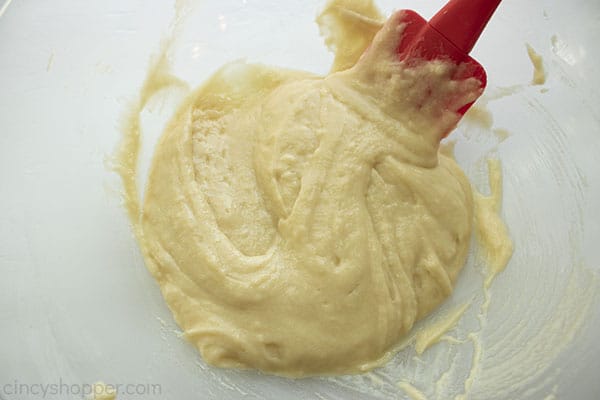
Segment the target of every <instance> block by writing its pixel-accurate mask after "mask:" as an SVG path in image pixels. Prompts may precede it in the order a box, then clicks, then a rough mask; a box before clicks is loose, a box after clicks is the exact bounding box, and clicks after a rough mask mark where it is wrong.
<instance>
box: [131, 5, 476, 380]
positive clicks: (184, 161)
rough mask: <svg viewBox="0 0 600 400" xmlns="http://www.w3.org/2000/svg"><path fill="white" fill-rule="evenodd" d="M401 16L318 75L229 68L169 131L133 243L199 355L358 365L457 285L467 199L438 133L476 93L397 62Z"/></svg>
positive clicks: (252, 363)
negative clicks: (339, 65) (341, 65)
mask: <svg viewBox="0 0 600 400" xmlns="http://www.w3.org/2000/svg"><path fill="white" fill-rule="evenodd" d="M402 17H403V14H402V13H401V12H400V13H396V14H394V15H393V16H392V17H391V18H390V19H389V20H388V21H387V22H386V23H385V25H384V26H383V27H382V28H381V29H380V30H379V31H378V33H377V34H376V36H375V37H374V39H373V41H372V43H371V45H370V47H369V49H368V50H367V51H366V52H365V53H364V55H363V56H362V57H361V58H360V60H359V61H358V62H356V63H355V64H354V65H353V66H352V67H350V68H349V69H345V70H342V71H338V72H333V73H331V74H330V75H328V76H326V77H324V78H323V77H318V76H314V75H311V74H308V73H304V72H298V71H290V70H281V69H275V68H269V67H265V66H261V65H248V64H243V63H235V64H230V65H227V66H225V67H223V68H222V69H221V70H220V71H218V72H217V73H216V74H215V75H214V76H213V77H211V78H210V79H209V80H208V81H207V82H206V83H205V84H204V85H203V86H202V87H201V88H200V89H198V90H197V91H196V92H195V93H193V94H192V95H191V96H190V97H189V99H188V100H187V102H186V103H185V104H184V105H183V106H182V107H181V109H180V110H179V111H178V113H177V115H176V116H175V117H174V118H173V120H172V121H171V122H170V124H169V126H168V127H167V129H166V131H165V133H164V135H163V137H162V138H161V140H160V143H159V145H158V147H157V149H156V152H155V155H154V160H153V163H152V167H151V171H150V175H149V178H148V184H147V190H146V193H145V196H144V203H143V207H142V210H141V217H140V219H139V221H138V222H137V224H138V226H137V231H138V239H139V241H140V244H141V247H142V250H143V252H144V256H145V259H146V263H147V265H148V268H149V269H150V271H151V272H152V274H153V275H154V277H155V278H156V280H157V281H158V283H159V285H160V287H161V290H162V293H163V296H164V297H165V299H166V301H167V303H168V305H169V307H170V309H171V310H172V312H173V315H174V317H175V319H176V321H177V322H178V324H179V325H180V326H181V328H182V329H183V331H184V333H185V336H186V338H187V339H188V340H189V341H191V342H192V343H194V344H195V345H196V346H197V347H198V349H199V350H200V352H201V354H202V356H203V358H204V359H205V360H206V361H207V362H208V363H210V364H213V365H216V366H221V367H237V368H256V369H260V370H263V371H266V372H270V373H275V374H280V375H288V376H305V375H313V374H338V373H353V372H360V371H364V370H368V369H370V368H373V367H375V366H376V365H378V364H379V363H380V362H381V360H383V359H385V356H386V355H387V354H388V353H389V352H390V351H392V350H393V348H394V346H395V345H396V344H397V343H398V342H399V341H400V339H401V338H402V337H403V336H404V335H405V334H406V333H407V332H408V331H409V330H410V329H411V327H412V326H413V324H414V323H415V321H417V320H419V319H420V318H422V317H424V316H425V315H427V314H428V313H430V312H431V311H432V310H433V309H435V308H436V306H438V305H439V304H440V303H441V302H442V301H443V300H444V299H445V298H447V297H448V296H449V295H450V294H451V292H452V289H453V286H454V283H455V281H456V279H457V276H458V274H459V272H460V270H461V268H462V267H463V265H464V262H465V258H466V256H467V252H468V249H469V242H470V238H471V231H472V225H473V213H474V206H473V195H472V191H471V187H470V184H469V182H468V180H467V179H466V177H465V175H464V174H463V172H462V171H461V170H460V168H459V167H458V165H457V164H456V163H455V162H454V161H453V160H452V159H451V158H449V157H447V156H445V155H442V154H440V153H439V151H438V150H439V142H440V140H441V139H442V137H443V136H444V135H445V134H446V133H447V132H448V131H449V130H451V129H452V128H453V127H454V125H455V124H456V123H457V121H458V120H459V114H458V113H457V110H459V109H460V108H461V107H462V106H463V105H465V104H468V103H471V102H472V101H473V100H474V99H476V98H477V97H478V95H479V94H480V92H481V88H480V84H479V81H477V80H475V79H474V78H469V79H464V80H456V79H454V78H453V77H454V76H456V75H457V71H458V69H459V68H461V67H460V66H456V65H454V64H451V63H445V62H442V61H431V62H423V63H421V64H419V65H416V66H415V65H413V66H411V67H408V66H406V65H403V64H402V63H400V62H399V61H398V60H397V57H396V54H395V49H396V48H397V46H398V42H399V40H400V38H401V35H402V29H403V23H402ZM371 28H372V26H371ZM344 62H345V63H347V62H348V60H347V59H345V60H344Z"/></svg>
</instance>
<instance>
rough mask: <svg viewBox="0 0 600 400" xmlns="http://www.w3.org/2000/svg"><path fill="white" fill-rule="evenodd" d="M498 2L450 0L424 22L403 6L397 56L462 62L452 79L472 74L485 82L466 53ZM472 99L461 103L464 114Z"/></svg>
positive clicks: (483, 73) (409, 60)
mask: <svg viewBox="0 0 600 400" xmlns="http://www.w3.org/2000/svg"><path fill="white" fill-rule="evenodd" d="M499 4H500V0H450V1H449V2H448V3H447V4H446V5H445V6H444V7H443V8H442V9H441V10H440V11H438V13H437V14H435V15H434V16H433V18H431V20H430V21H429V22H427V21H426V20H425V19H424V18H423V17H421V16H420V15H419V14H417V13H416V12H414V11H411V10H404V11H403V12H404V13H405V14H404V15H403V18H402V22H403V23H404V24H405V27H404V30H403V32H402V40H401V42H400V44H399V46H398V55H399V57H400V60H402V61H405V62H408V63H411V62H413V61H414V62H418V61H420V60H438V59H442V60H449V61H452V62H455V63H457V64H464V66H465V67H464V68H460V69H458V70H457V73H458V74H460V76H454V77H453V78H454V79H466V78H469V77H474V78H476V79H478V80H479V81H480V82H481V87H482V89H483V88H484V87H485V85H486V83H487V79H486V74H485V71H484V69H483V67H482V66H481V65H480V64H479V63H478V62H477V61H475V60H474V59H473V58H471V57H470V56H469V52H470V51H471V49H472V48H473V46H474V45H475V42H476V41H477V39H478V38H479V35H480V34H481V32H482V31H483V28H485V26H486V24H487V22H488V21H489V19H490V17H491V16H492V14H493V13H494V11H495V10H496V8H497V7H498V5H499ZM472 104H473V103H470V104H467V105H465V106H463V107H462V108H461V109H460V110H459V112H460V113H461V114H464V113H465V112H466V111H467V110H468V109H469V107H471V105H472Z"/></svg>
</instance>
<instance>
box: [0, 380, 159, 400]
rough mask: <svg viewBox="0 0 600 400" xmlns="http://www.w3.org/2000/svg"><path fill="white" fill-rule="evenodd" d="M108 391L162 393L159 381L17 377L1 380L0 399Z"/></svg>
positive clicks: (80, 395)
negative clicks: (31, 380) (30, 380)
mask: <svg viewBox="0 0 600 400" xmlns="http://www.w3.org/2000/svg"><path fill="white" fill-rule="evenodd" d="M106 393H114V394H116V395H117V398H118V396H119V395H125V396H127V397H128V398H130V397H134V396H136V397H139V398H143V397H144V396H157V395H160V394H162V386H161V385H160V384H159V383H103V384H91V383H67V382H64V381H63V380H62V379H59V380H58V382H50V383H28V382H20V381H19V380H17V379H15V380H13V381H12V382H0V394H1V395H2V396H0V399H6V400H12V399H22V398H24V399H27V398H28V399H44V398H50V397H58V396H70V398H81V399H93V398H94V397H95V396H99V395H102V394H106Z"/></svg>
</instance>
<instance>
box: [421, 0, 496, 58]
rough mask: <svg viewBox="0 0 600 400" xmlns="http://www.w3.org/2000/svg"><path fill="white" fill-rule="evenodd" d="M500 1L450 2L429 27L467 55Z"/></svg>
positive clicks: (431, 21)
mask: <svg viewBox="0 0 600 400" xmlns="http://www.w3.org/2000/svg"><path fill="white" fill-rule="evenodd" d="M500 1H501V0H450V1H449V2H448V3H447V4H446V5H445V6H444V7H443V8H442V9H441V10H440V11H438V13H437V14H435V15H434V16H433V18H431V19H430V20H429V25H430V26H431V27H433V28H434V29H435V30H437V31H438V32H439V33H441V34H442V35H443V36H445V37H446V38H447V39H448V40H449V41H450V42H452V43H453V44H454V45H455V46H456V47H458V48H459V49H460V50H462V51H463V52H464V53H465V54H469V52H470V51H471V49H472V48H473V46H474V45H475V42H477V39H478V38H479V35H481V32H482V31H483V28H485V26H486V25H487V23H488V21H489V20H490V18H491V16H492V14H493V13H494V11H495V10H496V8H497V7H498V5H499V4H500Z"/></svg>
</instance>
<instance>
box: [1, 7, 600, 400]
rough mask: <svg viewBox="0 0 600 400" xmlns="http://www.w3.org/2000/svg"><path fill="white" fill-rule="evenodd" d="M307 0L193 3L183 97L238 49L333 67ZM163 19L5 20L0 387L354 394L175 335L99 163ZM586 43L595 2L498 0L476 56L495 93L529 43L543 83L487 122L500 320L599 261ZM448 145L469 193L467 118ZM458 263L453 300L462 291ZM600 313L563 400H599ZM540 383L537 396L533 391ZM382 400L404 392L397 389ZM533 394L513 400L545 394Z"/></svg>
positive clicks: (177, 63) (598, 34)
mask: <svg viewBox="0 0 600 400" xmlns="http://www.w3.org/2000/svg"><path fill="white" fill-rule="evenodd" d="M441 3H442V2H440V1H433V0H432V1H413V2H409V1H396V2H392V1H389V0H388V1H381V2H379V4H380V6H381V8H382V9H383V10H384V11H386V12H390V11H391V10H393V9H396V8H412V9H415V10H417V11H419V12H420V13H422V15H424V16H425V17H430V16H431V15H432V14H433V12H434V10H435V9H437V8H438V7H439V6H440V5H441ZM322 5H323V3H322V2H321V1H317V0H311V1H295V2H291V1H290V2H284V1H261V2H258V1H253V0H228V1H220V2H209V1H204V2H202V1H198V2H197V4H196V5H195V6H194V7H193V9H192V10H190V12H189V16H188V19H187V20H186V22H185V24H184V27H185V29H184V31H183V32H182V33H181V35H180V37H179V38H178V41H177V44H176V54H175V56H174V59H173V64H174V70H175V73H176V74H177V75H178V76H181V77H182V78H183V79H184V80H186V81H188V82H189V83H190V86H191V87H195V86H196V85H197V84H199V83H200V82H202V80H204V79H205V78H206V77H207V76H208V74H209V73H210V71H212V70H214V69H216V68H217V67H218V66H220V65H221V64H222V63H224V62H227V61H231V60H233V59H237V58H240V57H248V58H249V59H250V60H258V61H261V62H265V63H269V64H276V65H281V66H286V67H295V68H299V69H307V70H311V71H314V72H318V73H325V72H326V71H327V70H328V67H329V63H330V61H331V55H330V54H329V53H328V52H327V51H326V49H325V47H324V46H323V44H322V40H321V39H320V37H319V36H318V28H317V27H316V25H315V24H314V22H313V20H314V16H315V15H316V13H317V12H318V10H319V9H320V7H321V6H322ZM172 16H173V4H171V3H170V2H168V1H165V2H160V1H150V2H148V1H133V0H132V1H116V0H107V1H101V2H99V1H97V2H89V1H86V2H82V1H73V0H58V1H52V2H49V1H34V0H28V1H26V0H14V1H12V3H11V4H9V5H8V7H6V9H5V10H4V14H3V15H1V16H0V271H1V273H2V278H1V279H0V384H6V383H13V382H14V381H15V380H17V381H18V382H20V383H56V382H60V381H62V382H66V383H69V384H78V383H92V382H96V381H98V380H104V381H106V382H111V383H159V384H161V386H162V394H161V395H156V396H151V395H148V396H145V397H139V396H138V397H131V396H121V397H119V398H164V399H192V398H194V399H205V398H223V399H225V398H227V399H229V398H273V399H281V398H284V397H282V396H285V398H286V399H287V398H290V399H292V398H298V399H300V398H308V397H315V392H317V393H319V394H321V395H323V396H324V397H325V398H353V397H358V396H361V397H364V396H367V395H366V394H360V395H359V394H358V393H359V392H358V391H355V389H352V388H354V387H355V386H353V385H350V386H351V388H346V389H344V388H343V387H342V386H341V385H340V384H339V382H333V381H329V380H324V379H318V378H314V379H305V380H299V381H292V380H286V379H281V378H276V377H267V376H262V375H259V374H256V373H253V372H239V371H222V370H218V369H213V368H209V367H207V366H205V364H204V363H203V361H202V360H201V359H200V357H199V355H198V354H197V352H196V351H195V350H194V349H193V348H192V346H191V345H189V344H187V343H186V342H185V341H183V340H182V339H180V338H179V337H177V335H176V334H175V333H174V330H176V329H177V328H176V326H175V324H174V323H173V322H172V319H171V316H170V313H169V311H168V309H167V308H166V306H165V305H164V303H163V301H162V298H161V297H160V293H159V290H158V287H157V285H156V284H155V283H154V281H153V280H152V278H151V277H150V275H149V274H148V273H147V271H146V270H145V268H144V266H143V262H142V260H141V257H140V254H139V252H138V249H137V247H136V244H135V241H134V239H133V237H132V233H131V231H130V229H129V225H128V221H127V218H126V216H125V213H124V210H123V209H122V208H121V207H120V200H119V181H118V179H117V177H116V175H115V174H114V173H112V172H110V171H109V169H108V168H107V163H106V160H107V158H108V157H109V156H110V155H111V153H112V152H113V150H114V148H115V146H116V144H117V142H118V139H119V137H120V133H119V122H120V117H121V115H122V113H123V111H124V110H125V109H126V107H127V104H128V103H129V102H131V101H132V100H134V99H135V96H136V93H137V91H138V90H139V87H140V85H141V83H142V80H143V79H144V76H145V72H146V68H147V66H148V62H149V57H150V55H151V54H153V53H155V52H156V51H157V50H158V47H159V43H160V40H161V37H163V35H164V33H165V32H166V31H167V28H168V26H169V23H170V21H171V18H172ZM553 35H556V40H555V41H554V44H553V43H552V41H551V37H552V36H553ZM598 38H600V3H599V2H598V1H597V0H576V1H571V2H564V1H541V0H539V1H533V0H532V1H526V2H525V1H517V0H512V1H511V0H506V1H505V2H504V4H502V5H501V8H500V9H499V10H498V12H497V15H496V16H495V19H494V20H493V21H492V23H491V24H490V26H489V27H488V30H487V31H486V33H485V34H484V36H483V37H482V39H481V41H480V44H479V45H478V46H477V47H476V48H475V50H474V53H473V55H474V56H475V58H477V59H478V60H479V61H480V62H481V63H482V64H483V65H484V66H485V67H486V70H487V71H488V75H489V81H490V82H489V87H490V89H492V91H493V89H494V88H495V87H498V86H510V85H517V84H527V83H528V82H529V80H530V79H531V74H532V68H531V65H530V63H529V60H528V58H527V55H526V52H525V47H524V43H525V42H528V43H530V44H531V45H532V46H533V47H534V48H535V49H536V50H538V52H540V53H541V54H542V56H543V57H544V60H545V64H546V68H547V69H548V71H549V76H548V82H547V84H546V85H545V87H546V88H548V92H546V93H540V88H539V87H536V88H530V87H526V88H524V89H523V90H522V91H521V92H519V93H517V94H516V95H514V96H511V97H508V98H505V99H502V100H499V101H498V102H495V103H493V104H492V105H491V108H492V111H493V114H494V126H497V127H501V128H505V129H508V130H509V131H510V132H511V136H510V137H509V138H508V139H507V140H506V141H505V142H503V143H501V144H500V145H499V146H498V148H497V151H496V153H497V154H498V155H499V157H500V158H501V159H502V160H503V163H504V171H505V200H504V215H505V218H506V221H507V224H508V226H509V229H510V231H511V235H512V236H513V238H514V239H515V244H516V251H515V256H514V257H513V260H512V261H511V263H510V264H509V266H508V268H507V270H506V271H505V273H504V274H503V275H502V276H500V277H499V278H498V280H497V282H496V284H495V286H494V291H495V294H494V295H495V299H497V300H496V302H495V303H492V306H491V307H490V316H489V318H490V320H491V321H494V320H495V321H504V320H505V319H506V318H507V317H506V316H507V315H510V314H512V313H519V314H521V315H520V317H521V318H525V319H527V318H532V319H535V318H536V315H539V314H536V313H538V311H539V310H537V309H536V307H537V306H535V304H539V303H548V304H549V303H551V302H552V294H551V292H552V290H553V289H552V287H553V286H552V285H554V284H556V285H557V288H559V287H560V285H561V279H562V278H561V276H562V275H561V274H566V271H568V270H570V268H571V267H573V265H575V264H581V265H584V266H587V267H590V268H595V269H598V268H599V260H600V248H599V246H598V241H599V240H600V224H599V219H600V218H599V216H598V211H597V210H598V205H600V179H599V178H600V169H599V168H598V154H600V132H599V130H600V110H599V108H598V104H600V78H599V74H598V73H597V68H598V65H600V45H599V44H598ZM178 99H179V97H177V94H173V95H171V96H170V97H168V99H167V100H166V101H165V102H164V104H162V105H161V103H160V102H157V103H156V104H154V105H153V106H152V110H151V111H152V112H153V115H155V118H156V119H157V121H160V120H161V118H162V120H164V118H165V117H166V116H167V115H168V114H169V111H170V107H172V105H173V104H175V103H176V102H177V100H178ZM159 127H160V125H159V124H158V122H157V123H156V127H155V130H156V131H158V128H159ZM469 132H471V134H469ZM473 132H475V133H473ZM454 135H455V137H456V138H457V140H458V144H457V157H458V159H459V161H460V162H461V164H462V165H463V166H464V167H465V169H466V171H467V172H468V173H469V174H470V175H471V176H472V177H474V178H475V180H476V181H477V179H476V178H477V176H479V177H481V175H482V172H481V162H480V159H481V158H482V156H483V155H484V154H485V152H486V151H488V150H490V148H492V147H493V146H494V143H493V140H490V139H485V138H484V137H483V136H481V137H478V136H477V132H476V129H475V128H473V129H471V128H469V127H468V126H466V125H465V126H461V127H459V130H458V131H457V132H456V133H455V134H454ZM146 143H147V144H149V145H150V146H151V145H152V140H151V139H146ZM469 271H471V272H473V269H472V268H471V270H469V267H467V269H466V270H465V274H463V275H465V276H464V277H461V284H459V287H458V288H457V291H456V295H455V297H456V298H455V299H451V300H450V303H452V302H456V303H457V304H458V303H459V300H460V299H464V298H468V297H469V296H470V295H471V293H472V287H471V286H470V283H469V282H472V281H473V279H471V278H470V276H469V275H468V274H469ZM547 285H550V286H551V287H550V289H548V287H547ZM548 290H550V294H548ZM557 291H558V289H557ZM540 296H541V300H542V301H541V302H540ZM544 296H546V297H544ZM536 299H537V301H536ZM526 304H534V305H533V306H532V308H530V309H527V308H526V307H524V305H526ZM540 307H543V305H542V306H540ZM598 315H599V314H598V310H597V309H595V310H594V313H593V315H592V317H593V318H591V319H590V320H589V321H588V322H587V323H586V325H585V326H584V329H583V330H582V333H581V335H580V340H579V342H578V343H579V345H577V346H576V345H574V346H573V348H572V349H571V350H569V352H570V354H567V355H566V356H565V357H564V361H563V360H562V359H561V360H559V362H560V363H562V362H564V365H563V367H564V372H563V373H561V374H560V379H559V380H558V382H559V383H561V385H560V386H559V388H558V393H557V397H558V398H570V399H581V400H587V399H589V400H592V399H597V398H600V397H599V396H600V395H599V393H600V381H599V380H598V379H597V377H598V376H599V375H600V361H599V360H600V345H599V344H598V342H593V341H592V339H593V337H594V336H597V335H599V334H600V323H599V321H600V318H598ZM542 317H543V318H551V314H548V315H546V316H545V317H544V316H542ZM499 323H500V322H499ZM567 328H568V327H565V329H567ZM399 357H400V358H401V357H402V355H399ZM554 383H555V382H550V383H548V384H546V387H547V388H548V390H547V392H548V393H549V392H550V391H551V388H552V386H553V384H554ZM244 393H245V394H244ZM369 393H370V394H369V396H376V395H377V393H378V391H377V390H374V391H370V392H369ZM379 393H380V396H384V397H387V398H389V397H393V398H399V399H402V398H404V397H403V396H404V394H403V393H402V391H401V390H399V389H398V390H397V391H396V392H395V393H393V394H390V392H389V391H388V392H385V391H380V392H379ZM436 396H439V394H438V395H436ZM528 396H529V397H528ZM537 396H541V394H539V393H537V394H536V393H534V394H533V395H525V394H524V395H523V396H522V397H520V398H532V399H534V398H543V397H537ZM2 397H4V398H6V399H19V398H27V397H24V396H10V395H7V393H2V392H0V398H2ZM30 398H41V397H40V396H38V397H35V396H32V397H30ZM56 398H79V397H78V396H67V395H63V396H58V397H56ZM431 398H434V399H435V398H438V397H435V396H432V397H431ZM439 398H443V397H439ZM472 398H473V399H479V398H480V397H477V394H474V395H473V397H472Z"/></svg>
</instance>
